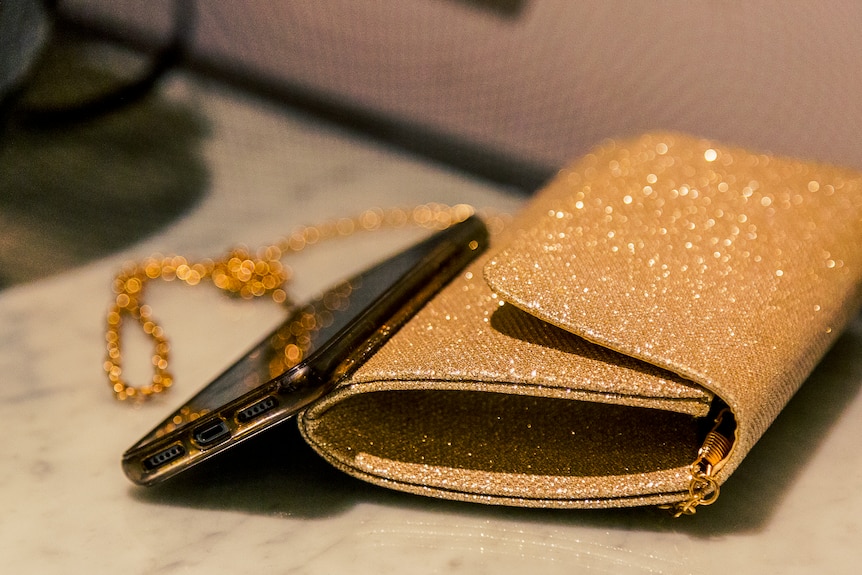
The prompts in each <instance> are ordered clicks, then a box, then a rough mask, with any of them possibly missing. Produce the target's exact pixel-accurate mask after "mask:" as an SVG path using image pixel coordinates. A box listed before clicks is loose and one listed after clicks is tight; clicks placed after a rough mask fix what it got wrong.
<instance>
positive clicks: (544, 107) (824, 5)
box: [63, 0, 862, 172]
mask: <svg viewBox="0 0 862 575" xmlns="http://www.w3.org/2000/svg"><path fill="white" fill-rule="evenodd" d="M63 5H64V10H65V11H66V12H67V13H69V14H73V15H74V16H75V17H76V18H78V19H81V20H83V21H86V22H88V23H90V24H93V25H96V26H104V27H112V28H113V29H115V30H120V31H121V33H122V34H128V35H129V37H132V36H134V37H136V38H139V39H140V38H145V39H150V40H152V41H154V42H157V41H158V39H159V37H160V35H164V34H165V31H166V30H167V29H168V28H169V23H170V6H171V4H170V2H165V1H164V0H160V1H157V2H152V1H150V2H144V1H142V0H69V1H66V2H63ZM198 10H199V17H198V25H197V31H196V37H195V39H194V48H193V54H194V59H195V60H196V61H197V62H199V63H204V64H206V65H207V66H208V67H209V68H211V69H212V68H215V69H219V70H222V71H225V72H228V73H231V74H234V75H235V76H236V77H239V78H245V79H249V80H250V79H254V80H255V81H256V82H259V83H260V84H261V85H265V86H270V87H271V88H273V89H274V90H276V92H278V91H281V92H282V93H285V94H289V93H290V92H291V90H295V91H299V92H302V93H304V94H310V95H311V97H312V98H315V97H316V98H319V99H320V100H321V101H327V102H333V103H335V104H336V105H340V104H344V105H347V106H348V107H352V108H351V109H355V110H363V111H368V112H371V113H372V114H376V115H379V116H380V117H382V118H387V119H389V120H391V121H392V122H394V123H395V124H397V125H399V126H401V127H403V128H405V129H407V130H412V131H413V132H414V133H415V134H417V135H418V136H417V137H418V138H421V137H422V135H423V134H428V135H429V141H430V139H431V137H432V136H434V137H439V136H442V137H443V138H444V139H446V138H450V139H451V141H452V142H456V143H460V144H463V145H464V146H466V148H471V147H472V149H475V150H484V151H485V152H487V153H488V154H490V155H494V156H495V157H497V158H498V159H503V160H511V161H512V162H514V164H512V165H517V166H523V167H524V169H526V170H530V169H534V170H537V171H538V172H541V171H542V170H545V171H547V170H554V169H556V168H557V167H559V166H561V165H562V164H564V163H565V162H567V161H568V160H570V159H571V158H573V157H576V156H578V155H579V154H581V153H583V152H585V151H586V150H587V149H589V148H590V147H591V146H593V145H594V144H595V143H596V142H598V141H599V140H601V139H603V138H605V137H613V136H622V135H629V134H634V133H638V132H643V131H646V130H653V129H662V130H667V129H670V130H677V131H684V132H688V133H692V134H696V135H702V136H707V137H712V138H716V139H720V140H723V141H725V142H728V143H733V144H740V145H743V146H747V147H750V148H755V149H760V150H765V151H772V152H775V153H780V154H788V155H794V156H799V157H805V158H811V159H820V160H825V161H828V162H832V163H837V164H843V165H847V166H852V167H856V168H862V137H860V133H862V106H860V103H859V98H860V94H862V61H860V59H862V34H860V33H859V30H860V29H862V2H856V1H855V0H833V1H820V2H801V1H795V0H791V1H787V0H767V1H753V2H743V1H738V0H713V1H697V0H695V1H684V0H667V1H650V2H634V1H625V0H606V1H566V0H523V1H518V0H508V1H498V2H494V0H485V1H476V0H474V1H467V0H398V1H371V0H314V1H310V0H307V1H271V0H221V1H219V2H199V3H198ZM503 164H505V162H503Z"/></svg>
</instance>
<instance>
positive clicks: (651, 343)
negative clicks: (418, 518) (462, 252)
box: [300, 134, 862, 514]
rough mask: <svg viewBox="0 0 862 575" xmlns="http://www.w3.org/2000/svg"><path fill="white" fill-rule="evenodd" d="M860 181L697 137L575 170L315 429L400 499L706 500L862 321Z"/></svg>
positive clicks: (625, 152) (368, 369) (605, 156)
mask: <svg viewBox="0 0 862 575" xmlns="http://www.w3.org/2000/svg"><path fill="white" fill-rule="evenodd" d="M860 238H862V176H860V175H859V174H856V173H853V172H850V171H847V170H843V169H838V168H833V167H829V166H824V165H819V164H814V163H806V162H799V161H793V160H787V159H783V158H777V157H771V156H765V155H757V154H752V153H750V152H747V151H744V150H741V149H735V148H731V147H725V146H721V145H717V144H714V143H711V142H708V141H704V140H699V139H694V138H690V137H687V136H680V135H665V134H653V135H647V136H643V137H641V138H639V139H636V140H632V141H627V142H622V143H608V144H606V145H603V146H602V147H600V148H598V149H597V150H595V151H594V152H593V153H591V154H589V155H587V156H586V157H585V158H583V159H582V160H580V161H579V162H577V163H576V164H575V165H574V166H573V167H571V169H568V170H564V171H562V172H561V173H560V174H559V175H558V177H556V179H554V180H553V181H552V182H551V183H550V184H549V185H548V186H547V187H546V188H545V189H544V190H543V191H541V192H540V193H539V194H538V196H537V197H536V198H535V199H534V200H533V201H532V202H531V203H530V204H529V205H528V206H527V207H526V209H525V210H524V211H523V212H522V213H521V214H520V215H519V216H518V217H517V218H516V220H515V222H514V223H513V224H512V225H511V226H510V228H509V229H508V230H507V231H506V232H504V233H503V234H501V235H500V236H499V237H498V238H496V240H495V242H494V243H493V244H492V247H491V249H490V250H489V252H488V254H487V255H485V256H483V257H482V258H481V259H480V260H479V261H477V262H476V263H475V264H474V265H472V266H471V267H470V268H468V270H467V271H466V272H464V273H462V274H461V276H460V277H459V278H458V279H456V280H455V281H454V282H453V283H451V284H450V285H449V286H447V287H446V288H445V289H444V290H443V291H442V292H441V293H440V294H438V295H437V296H436V297H435V298H434V300H432V302H431V303H430V304H428V305H427V306H426V307H425V308H424V309H423V310H421V311H420V312H419V313H418V314H417V315H416V316H415V317H414V318H413V319H412V320H411V321H410V322H409V323H408V324H407V325H406V326H405V327H403V328H402V329H401V330H400V331H399V332H398V333H397V334H396V335H395V336H394V337H393V339H392V340H391V341H390V342H389V343H388V344H387V345H385V346H384V347H383V349H382V350H380V351H379V352H378V353H377V354H376V355H375V356H373V357H372V358H371V360H370V361H368V363H367V364H366V365H364V366H363V367H362V368H360V369H359V370H358V371H357V372H356V373H355V375H353V376H352V377H351V378H350V379H349V380H348V381H346V382H344V383H342V384H341V385H340V387H339V388H338V389H337V390H336V391H335V392H334V393H332V394H330V395H329V396H327V397H325V398H323V399H322V400H320V401H319V402H317V403H316V404H314V405H313V406H312V407H311V408H310V409H309V410H308V411H307V412H306V413H305V414H304V415H303V416H302V417H301V419H300V428H301V430H302V433H303V435H304V436H305V437H306V439H307V440H308V442H309V443H310V444H311V445H312V446H313V447H314V448H315V449H316V450H317V451H318V452H319V453H320V454H321V455H323V457H325V458H326V459H327V460H329V461H330V462H331V463H333V464H334V465H335V466H337V467H338V468H340V469H342V470H344V471H346V472H348V473H350V474H352V475H354V476H356V477H360V478H362V479H365V480H367V481H370V482H372V483H377V484H380V485H384V486H387V487H391V488H395V489H400V490H404V491H409V492H413V493H419V494H424V495H431V496H435V497H443V498H450V499H460V500H468V501H477V502H484V503H497V504H511V505H522V506H535V507H583V508H590V507H616V506H633V505H645V504H658V505H667V506H669V507H671V508H672V509H673V510H674V511H675V512H676V513H677V514H689V513H693V512H694V510H695V509H696V508H697V506H698V505H705V504H709V503H711V502H712V501H714V500H715V498H716V497H717V495H718V490H719V486H720V484H722V483H723V482H724V481H725V480H726V479H727V477H728V476H729V475H730V474H731V473H732V472H733V470H734V469H735V468H736V467H737V466H738V465H739V464H740V462H741V461H742V460H743V458H744V457H745V455H746V453H748V451H749V450H750V449H751V447H752V446H753V445H754V443H755V442H756V441H757V440H758V438H759V437H760V436H761V435H762V434H763V432H764V431H765V430H766V428H767V427H768V426H769V425H770V423H771V422H772V420H773V419H774V418H775V417H776V416H777V415H778V414H779V412H780V411H781V409H782V408H783V406H784V405H785V404H786V402H787V401H788V400H789V399H790V397H791V396H792V395H793V393H794V392H795V391H796V389H797V388H798V387H799V386H800V385H801V384H802V382H803V380H804V379H805V378H806V377H807V375H808V373H809V372H810V371H811V370H812V369H813V367H814V366H815V364H816V363H817V362H818V361H819V359H820V358H821V357H822V355H823V354H824V353H825V351H826V350H827V348H828V347H829V346H830V344H831V343H832V342H833V340H834V339H835V337H836V336H837V335H838V333H839V332H840V331H841V329H842V327H843V326H844V325H845V324H846V323H847V322H848V321H849V319H850V318H852V317H853V316H854V314H856V313H857V312H858V310H859V306H860V299H862V298H860V294H862V290H860V286H862V249H860Z"/></svg>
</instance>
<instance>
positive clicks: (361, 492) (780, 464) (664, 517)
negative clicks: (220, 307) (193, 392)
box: [131, 316, 862, 538]
mask: <svg viewBox="0 0 862 575" xmlns="http://www.w3.org/2000/svg"><path fill="white" fill-rule="evenodd" d="M860 348H862V316H859V317H857V318H856V320H855V322H854V323H852V324H851V326H850V327H849V329H848V330H847V331H846V332H845V333H844V334H843V335H842V336H841V337H840V338H839V339H838V341H837V342H836V344H835V345H834V346H833V348H832V350H831V351H830V352H829V353H828V354H827V355H826V357H825V358H824V359H823V361H822V362H821V364H820V365H819V366H818V367H817V369H816V370H815V371H814V373H812V375H811V376H810V377H809V379H808V381H807V382H806V383H805V385H803V387H802V388H801V390H800V391H799V392H798V393H797V394H796V396H795V397H794V398H793V399H792V400H791V401H790V403H789V404H788V405H787V407H786V408H785V409H784V411H783V412H782V413H781V415H780V416H779V417H778V419H777V420H776V421H775V423H774V424H773V425H772V426H771V427H770V429H769V430H768V431H767V433H766V434H765V435H764V436H763V438H762V439H761V441H760V442H759V443H758V444H757V445H756V446H755V447H754V449H753V450H752V451H751V452H750V453H749V455H748V457H746V459H745V461H744V462H743V463H742V465H741V466H740V467H739V468H738V469H737V471H736V472H735V473H734V475H733V476H732V477H731V478H730V479H729V480H728V481H727V483H725V485H724V486H723V487H722V494H721V497H720V499H719V500H718V502H717V503H716V504H714V505H713V506H711V507H708V508H703V509H702V510H701V511H700V512H699V513H698V514H697V515H695V516H694V517H684V518H681V519H673V518H672V517H670V515H669V514H668V513H667V512H665V511H661V510H659V509H656V508H631V509H610V510H594V511H583V510H548V509H522V508H507V507H494V506H484V505H479V504H469V503H459V502H452V501H443V500H436V499H427V498H423V497H418V496H414V495H409V494H405V493H400V492H396V491H390V490H387V489H383V488H380V487H376V486H373V485H369V484H366V483H364V482H362V481H359V480H356V479H353V478H351V477H349V476H347V475H345V474H343V473H341V472H339V471H337V470H335V469H334V468H332V467H330V466H329V465H328V464H327V463H325V462H324V461H323V460H321V459H320V458H319V457H318V456H317V454H316V453H315V452H314V451H313V450H312V449H311V448H310V447H308V446H307V445H306V444H305V443H304V442H303V440H302V438H301V437H300V435H299V432H298V431H297V429H296V426H295V424H293V423H292V422H288V423H287V424H285V425H283V426H281V428H280V429H275V430H272V431H270V432H268V433H267V434H264V435H262V436H259V437H257V438H255V439H253V440H252V441H249V442H247V443H246V444H243V445H240V446H238V447H237V448H235V449H234V450H232V451H231V452H227V453H226V454H224V455H223V456H220V457H219V458H216V459H217V460H215V461H209V462H206V463H205V464H203V465H201V466H199V467H198V468H196V469H193V470H191V471H189V472H188V473H186V474H185V475H184V476H180V477H177V478H174V479H172V480H170V481H169V482H167V483H166V484H164V485H162V486H159V487H155V488H148V489H144V488H132V489H131V493H132V495H133V497H135V498H137V499H138V500H141V501H146V502H149V503H153V504H162V505H177V506H188V507H195V508H203V509H230V510H236V511H244V512H249V513H257V514H265V515H275V516H279V515H283V516H291V517H310V518H312V517H314V518H319V517H328V516H333V515H336V514H339V513H342V512H344V511H345V510H348V509H350V508H352V507H353V506H355V505H356V504H358V503H374V504H377V505H384V506H389V507H398V508H404V509H421V510H422V511H425V512H428V513H441V514H443V513H446V514H450V515H451V516H454V517H457V516H461V517H464V518H468V517H479V518H483V519H498V520H516V521H519V522H527V523H533V522H535V523H541V524H546V525H547V524H550V525H559V526H564V525H583V526H590V527H594V528H598V529H617V530H619V529H623V530H631V531H654V532H679V533H686V534H689V535H691V536H692V537H697V538H710V537H719V536H722V535H728V534H743V533H756V532H758V531H761V530H762V529H763V528H764V527H766V526H767V525H768V524H769V522H770V520H771V518H772V516H773V514H774V512H775V510H776V509H777V508H778V507H779V506H780V505H781V502H782V500H783V498H784V496H785V494H786V492H787V490H788V488H789V487H790V486H791V485H792V484H793V482H794V480H795V479H796V478H797V477H798V475H799V473H800V472H801V471H802V469H803V468H804V466H805V465H806V464H807V463H808V462H809V461H810V460H811V458H812V457H813V455H814V453H815V452H816V450H817V448H818V446H819V445H820V444H821V442H822V441H823V440H824V438H825V437H826V435H827V434H828V433H829V432H830V430H831V429H832V426H833V424H834V422H835V421H836V420H837V419H838V418H839V417H840V415H841V413H842V411H843V410H844V408H845V407H846V406H847V405H848V404H849V403H850V402H852V401H855V400H856V399H857V396H858V393H859V389H860V387H862V365H860V364H859V362H858V361H856V360H855V359H854V358H856V357H858V351H859V349H860ZM776 454H786V455H787V456H786V457H777V456H776ZM823 487H824V489H827V488H828V486H823ZM448 520H449V519H447V521H448ZM452 520H453V521H455V520H456V519H452Z"/></svg>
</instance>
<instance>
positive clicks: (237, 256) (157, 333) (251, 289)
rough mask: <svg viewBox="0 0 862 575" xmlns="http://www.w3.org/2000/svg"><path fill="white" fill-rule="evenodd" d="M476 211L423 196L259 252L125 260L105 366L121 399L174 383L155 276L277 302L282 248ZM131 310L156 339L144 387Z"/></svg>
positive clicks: (435, 223) (440, 223) (306, 230)
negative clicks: (132, 374) (127, 329)
mask: <svg viewBox="0 0 862 575" xmlns="http://www.w3.org/2000/svg"><path fill="white" fill-rule="evenodd" d="M472 214H473V208H472V207H470V206H468V205H464V204H459V205H455V206H447V205H444V204H424V205H421V206H417V207H415V208H412V209H402V208H390V209H386V210H383V209H379V208H373V209H369V210H366V211H364V212H362V213H361V214H359V215H357V216H355V217H352V218H340V219H334V220H330V221H327V222H324V223H323V224H320V225H316V226H301V227H299V228H297V229H296V230H294V231H293V232H292V233H290V234H289V235H287V236H285V237H283V238H282V239H280V240H279V241H277V242H275V243H274V244H272V245H268V246H264V247H262V248H260V249H259V250H257V252H256V255H252V254H251V252H250V251H249V250H248V249H246V248H244V247H240V248H237V249H234V250H233V251H231V252H230V253H229V254H228V255H227V256H225V257H224V258H222V259H219V260H209V259H206V260H202V261H199V262H189V261H188V260H187V259H186V258H184V257H182V256H161V255H155V256H152V257H149V258H146V259H144V260H142V261H140V262H131V263H128V264H126V265H125V266H124V267H123V268H122V270H121V271H120V272H119V273H118V274H117V276H116V278H114V282H113V291H114V294H115V299H114V303H113V305H111V308H110V310H109V311H108V314H107V322H106V323H107V328H106V332H105V339H106V341H107V355H106V358H105V363H104V368H105V373H106V374H107V376H108V383H109V385H110V387H111V390H112V391H113V393H114V397H116V398H117V399H118V400H129V399H134V400H141V401H142V400H146V399H147V398H149V397H151V396H154V395H158V394H160V393H163V392H164V391H167V390H168V389H170V387H171V386H172V384H173V376H172V375H171V373H170V372H169V371H168V359H169V351H170V344H169V343H168V340H167V338H166V337H165V334H164V330H163V329H162V327H161V326H160V325H159V324H158V323H157V322H156V320H155V319H154V318H153V315H152V310H151V308H150V306H148V305H146V304H145V303H144V293H145V289H146V285H147V283H148V282H149V281H150V280H156V279H161V280H163V281H174V280H179V281H181V282H183V283H185V284H187V285H190V286H194V285H198V284H200V283H202V282H206V281H210V282H212V283H213V285H215V286H216V287H218V288H219V289H221V290H223V291H225V292H226V293H228V294H229V295H232V296H234V297H239V298H242V299H253V298H257V297H263V296H269V297H271V298H272V299H273V301H275V302H276V303H277V304H281V305H287V306H292V305H293V303H292V302H291V301H290V299H289V298H288V296H287V293H286V292H285V290H284V286H285V284H286V283H287V282H289V281H290V279H291V276H292V271H291V269H290V267H289V266H286V265H284V264H282V263H281V259H282V257H283V256H285V255H287V254H289V253H296V252H300V251H302V250H304V249H305V248H306V247H308V246H310V245H314V244H317V243H320V242H322V241H325V240H329V239H332V238H338V237H347V236H351V235H353V234H355V233H357V232H360V231H374V230H380V229H384V228H401V227H405V226H408V225H414V226H419V227H422V228H427V229H444V228H446V227H448V226H450V225H452V224H453V223H457V222H460V221H463V220H465V219H466V218H468V217H469V216H470V215H472ZM497 219H498V220H499V218H497ZM501 221H502V220H500V221H498V222H496V223H491V222H489V228H492V230H493V228H494V227H495V226H496V227H499V225H500V224H501ZM126 318H131V319H134V320H135V321H136V322H137V323H138V324H139V325H140V327H141V329H142V330H143V332H144V334H145V335H146V336H147V337H148V338H150V339H151V340H152V343H153V376H152V380H151V381H150V383H148V384H145V385H142V386H140V387H135V386H133V385H131V384H129V383H128V382H127V381H126V380H125V379H124V378H123V367H122V349H121V343H122V338H121V335H120V332H121V328H122V326H123V322H124V320H125V319H126Z"/></svg>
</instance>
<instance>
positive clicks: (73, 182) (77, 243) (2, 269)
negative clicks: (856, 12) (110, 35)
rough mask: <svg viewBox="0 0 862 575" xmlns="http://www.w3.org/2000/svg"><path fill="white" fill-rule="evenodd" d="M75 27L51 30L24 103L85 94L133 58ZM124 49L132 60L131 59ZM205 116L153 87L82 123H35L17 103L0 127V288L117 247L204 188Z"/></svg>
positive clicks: (163, 220) (153, 227) (161, 222)
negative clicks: (19, 112) (21, 117)
mask: <svg viewBox="0 0 862 575" xmlns="http://www.w3.org/2000/svg"><path fill="white" fill-rule="evenodd" d="M108 49H109V48H105V47H104V46H102V47H97V48H96V49H94V47H93V46H90V45H89V44H88V43H87V42H86V41H84V40H83V39H81V38H79V37H75V36H63V35H62V34H61V35H60V37H57V38H55V39H54V41H53V42H52V43H51V45H50V47H49V49H48V50H47V51H46V53H45V56H44V58H43V59H42V61H41V62H40V64H39V66H38V67H37V68H36V72H35V75H34V77H33V78H32V79H31V81H30V83H29V84H28V88H27V90H26V91H25V93H24V94H23V96H22V98H21V100H22V102H25V103H29V104H30V105H49V104H61V103H62V102H64V101H69V102H71V101H77V100H82V99H86V98H87V96H88V95H90V94H94V93H99V92H100V91H102V90H104V89H110V86H112V85H113V84H116V83H117V82H118V81H120V80H121V79H123V77H124V70H122V69H119V68H123V66H124V63H126V62H129V61H131V65H129V66H128V67H129V68H131V71H130V72H128V73H127V74H125V75H128V74H134V73H135V66H134V64H135V62H134V57H130V56H128V55H125V57H117V58H114V57H104V56H105V55H106V54H109V53H108V52H106V50H108ZM130 58H131V60H130ZM207 132H208V124H207V121H206V119H205V118H204V117H203V116H201V115H200V113H199V112H198V111H197V110H195V109H193V108H191V107H190V106H188V105H185V104H183V103H180V102H176V101H171V100H168V99H167V98H165V97H164V96H162V95H161V94H160V93H159V91H158V89H156V91H155V92H152V93H150V94H149V95H148V96H147V97H146V98H145V99H144V100H142V101H140V102H138V103H135V104H133V105H130V106H128V107H125V108H122V109H120V110H119V111H116V112H113V113H110V114H106V115H104V116H101V117H98V118H96V119H94V120H91V121H88V122H82V123H78V124H71V125H67V126H56V127H50V126H49V127H34V126H30V125H26V124H23V123H21V122H17V121H16V118H15V115H14V111H13V112H12V113H11V116H10V117H9V118H8V119H7V121H6V123H5V125H4V126H0V245H2V250H0V288H4V287H8V286H10V285H13V284H16V283H21V282H27V281H32V280H35V279H38V278H40V277H44V276H47V275H52V274H56V273H58V272H61V271H63V270H66V269H69V268H72V267H75V266H78V265H81V264H83V263H85V262H87V261H90V260H92V259H95V258H98V257H101V256H104V255H106V254H108V253H111V252H113V251H116V250H119V249H122V248H124V247H126V246H128V245H130V244H133V243H135V242H138V241H140V240H141V239H142V238H144V237H146V236H148V235H151V234H153V233H155V232H156V231H158V230H160V229H162V228H163V227H164V226H165V225H167V224H168V223H170V222H172V221H175V220H176V219H177V218H178V217H179V216H181V215H182V214H184V213H186V212H187V211H188V210H189V209H190V208H191V207H193V206H194V205H195V204H196V203H197V202H198V201H199V200H200V199H201V198H202V197H203V195H204V193H205V190H206V188H207V185H208V173H207V168H206V166H205V164H204V160H203V158H202V156H201V142H202V140H203V138H204V137H205V135H206V134H207Z"/></svg>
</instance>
